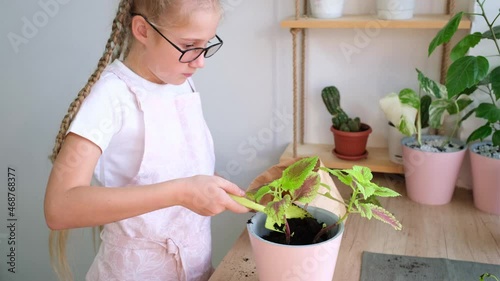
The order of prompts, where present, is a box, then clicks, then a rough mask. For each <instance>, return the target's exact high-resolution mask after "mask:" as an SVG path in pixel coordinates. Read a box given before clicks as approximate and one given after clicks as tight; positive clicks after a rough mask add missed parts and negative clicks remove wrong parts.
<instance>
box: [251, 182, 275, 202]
mask: <svg viewBox="0 0 500 281" xmlns="http://www.w3.org/2000/svg"><path fill="white" fill-rule="evenodd" d="M270 191H271V187H270V186H269V185H264V186H262V187H261V188H259V190H257V192H255V193H254V194H253V199H254V200H255V202H260V200H262V197H264V195H266V194H268V193H270Z"/></svg>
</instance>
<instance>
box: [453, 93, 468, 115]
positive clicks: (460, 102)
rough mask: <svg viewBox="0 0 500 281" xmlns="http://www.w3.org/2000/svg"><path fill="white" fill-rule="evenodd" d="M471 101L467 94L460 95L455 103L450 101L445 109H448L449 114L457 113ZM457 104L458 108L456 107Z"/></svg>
mask: <svg viewBox="0 0 500 281" xmlns="http://www.w3.org/2000/svg"><path fill="white" fill-rule="evenodd" d="M471 103H473V101H472V100H471V99H470V98H469V97H468V96H461V97H460V98H459V99H458V100H457V101H456V104H455V103H450V105H449V106H448V108H447V109H446V111H448V113H449V114H451V115H453V114H457V113H459V112H462V110H464V109H465V108H466V107H467V106H469V105H470V104H471ZM457 105H458V108H457Z"/></svg>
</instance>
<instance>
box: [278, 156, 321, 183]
mask: <svg viewBox="0 0 500 281" xmlns="http://www.w3.org/2000/svg"><path fill="white" fill-rule="evenodd" d="M318 160H319V158H318V157H317V156H315V157H308V158H302V159H300V160H299V161H297V162H295V163H293V164H292V165H290V166H288V167H287V168H286V169H285V170H284V171H283V175H282V177H281V188H282V189H283V190H295V189H298V188H300V187H301V186H302V184H303V183H304V181H305V180H306V178H307V177H308V175H309V174H310V173H311V172H312V171H313V170H314V168H315V167H316V164H317V163H318Z"/></svg>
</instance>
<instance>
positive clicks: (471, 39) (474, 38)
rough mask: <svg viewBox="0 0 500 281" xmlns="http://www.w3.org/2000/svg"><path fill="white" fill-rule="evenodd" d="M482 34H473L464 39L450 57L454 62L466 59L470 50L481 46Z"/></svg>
mask: <svg viewBox="0 0 500 281" xmlns="http://www.w3.org/2000/svg"><path fill="white" fill-rule="evenodd" d="M481 37H482V35H481V33H479V32H476V33H473V34H469V35H467V36H465V37H464V38H462V40H460V41H459V42H458V43H457V45H455V47H454V48H453V49H452V50H451V53H450V57H451V60H452V61H455V60H457V59H459V58H462V57H464V56H465V55H466V54H467V52H469V49H470V48H472V47H474V46H476V45H477V44H479V42H480V41H481Z"/></svg>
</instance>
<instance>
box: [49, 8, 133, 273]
mask: <svg viewBox="0 0 500 281" xmlns="http://www.w3.org/2000/svg"><path fill="white" fill-rule="evenodd" d="M132 1H133V0H121V2H120V5H119V7H118V11H117V13H116V16H115V19H114V20H113V25H112V28H111V35H110V37H109V39H108V42H107V43H106V48H105V51H104V54H103V56H102V57H101V58H100V59H99V63H98V64H97V69H96V70H95V71H94V73H93V74H92V75H91V76H90V78H89V79H88V81H87V84H86V85H85V87H83V89H81V90H80V92H79V93H78V95H77V97H76V98H75V100H74V101H73V102H72V103H71V104H70V106H69V108H68V112H67V114H66V116H65V117H64V119H63V120H62V122H61V126H60V128H59V133H58V134H57V137H56V141H55V145H54V148H53V151H52V155H51V156H50V160H51V161H52V163H53V162H54V161H55V159H56V158H57V155H58V154H59V151H60V150H61V146H62V143H63V141H64V138H65V136H66V133H67V132H68V129H69V126H70V124H71V122H72V121H73V118H74V117H75V115H76V113H77V112H78V110H79V109H80V106H81V104H82V102H83V100H84V99H85V98H86V97H87V96H88V95H89V93H90V90H91V88H92V86H93V85H94V84H95V83H96V82H97V80H99V78H100V77H101V74H102V72H103V71H104V69H105V68H106V66H108V64H109V63H110V62H112V61H113V60H115V59H116V58H119V57H120V56H122V55H123V51H124V46H127V45H128V42H127V41H128V39H129V38H128V34H129V31H128V30H129V28H128V26H129V24H130V11H131V6H132ZM68 234H69V231H68V230H60V231H51V232H50V234H49V253H50V260H51V264H52V266H53V268H54V271H55V272H56V274H57V275H58V277H59V279H60V280H64V281H71V280H73V275H72V273H71V268H70V266H69V264H68V261H67V257H66V244H67V240H68Z"/></svg>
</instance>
